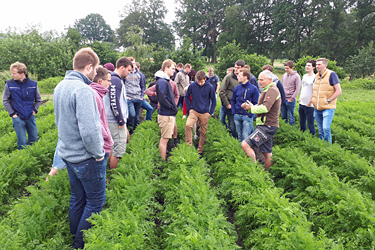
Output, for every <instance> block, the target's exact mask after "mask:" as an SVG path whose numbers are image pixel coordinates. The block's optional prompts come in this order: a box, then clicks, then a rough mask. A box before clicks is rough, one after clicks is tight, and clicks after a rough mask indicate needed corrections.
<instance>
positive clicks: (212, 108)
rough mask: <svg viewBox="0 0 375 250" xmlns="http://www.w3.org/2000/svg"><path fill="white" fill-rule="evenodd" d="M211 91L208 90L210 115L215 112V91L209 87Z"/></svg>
mask: <svg viewBox="0 0 375 250" xmlns="http://www.w3.org/2000/svg"><path fill="white" fill-rule="evenodd" d="M210 89H211V91H210V98H211V110H210V115H211V114H213V113H214V112H215V108H216V97H215V95H216V93H215V90H214V87H212V88H210Z"/></svg>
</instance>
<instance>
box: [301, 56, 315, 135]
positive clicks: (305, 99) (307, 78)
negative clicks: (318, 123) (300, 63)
mask: <svg viewBox="0 0 375 250" xmlns="http://www.w3.org/2000/svg"><path fill="white" fill-rule="evenodd" d="M315 65H316V61H315V60H314V59H310V60H307V62H306V66H305V69H306V71H307V74H304V75H303V77H302V89H301V95H300V97H299V100H298V102H299V107H298V113H299V126H300V130H302V131H306V121H307V126H308V127H309V130H310V133H311V134H312V135H315V132H316V131H315V124H314V106H313V105H312V104H310V105H309V106H307V104H308V103H309V102H310V100H311V97H312V94H313V86H314V82H315V74H314V69H315Z"/></svg>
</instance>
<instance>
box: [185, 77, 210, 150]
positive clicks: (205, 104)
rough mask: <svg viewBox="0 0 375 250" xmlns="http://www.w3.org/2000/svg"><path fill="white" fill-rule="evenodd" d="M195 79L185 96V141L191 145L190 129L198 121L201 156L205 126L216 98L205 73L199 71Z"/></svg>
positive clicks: (204, 140)
mask: <svg viewBox="0 0 375 250" xmlns="http://www.w3.org/2000/svg"><path fill="white" fill-rule="evenodd" d="M196 78H197V81H196V82H193V83H192V84H190V86H189V87H188V89H187V91H186V95H185V104H186V107H187V109H188V112H189V117H188V119H187V121H186V125H185V140H186V142H187V143H188V144H189V145H190V146H191V145H193V138H192V128H193V125H194V124H195V123H196V122H197V121H199V124H200V128H201V130H200V131H201V134H200V137H201V138H200V139H199V146H198V153H200V154H202V152H203V146H204V144H206V133H207V124H208V120H209V119H210V117H211V114H212V113H213V112H214V110H215V107H216V98H215V90H214V88H213V87H212V85H211V84H210V83H208V82H206V73H204V71H202V70H200V71H198V72H197V74H196ZM190 97H191V100H190ZM210 104H211V105H210Z"/></svg>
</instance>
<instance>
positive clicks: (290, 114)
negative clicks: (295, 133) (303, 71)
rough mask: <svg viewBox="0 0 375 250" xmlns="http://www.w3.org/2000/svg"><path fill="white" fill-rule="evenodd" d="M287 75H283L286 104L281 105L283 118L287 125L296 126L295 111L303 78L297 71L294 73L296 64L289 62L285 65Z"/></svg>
mask: <svg viewBox="0 0 375 250" xmlns="http://www.w3.org/2000/svg"><path fill="white" fill-rule="evenodd" d="M284 68H285V74H284V75H283V79H282V83H283V87H284V91H285V99H286V101H285V103H282V104H281V118H282V119H283V120H285V122H286V123H288V121H289V124H290V125H292V126H294V125H295V118H294V110H295V108H296V99H297V95H298V94H299V91H300V88H301V77H300V76H299V74H298V72H297V71H294V70H293V68H294V63H293V62H292V61H287V62H286V63H285V64H284Z"/></svg>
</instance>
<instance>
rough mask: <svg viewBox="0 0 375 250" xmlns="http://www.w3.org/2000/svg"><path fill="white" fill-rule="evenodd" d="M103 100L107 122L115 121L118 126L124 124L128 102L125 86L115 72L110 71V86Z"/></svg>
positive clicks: (126, 117)
mask: <svg viewBox="0 0 375 250" xmlns="http://www.w3.org/2000/svg"><path fill="white" fill-rule="evenodd" d="M103 101H104V108H105V112H106V115H107V120H108V122H117V123H118V125H119V126H122V125H124V124H126V120H127V119H128V103H127V97H126V92H125V86H124V83H123V81H122V79H121V77H120V76H119V75H118V74H117V73H116V72H111V86H109V93H108V94H106V95H105V96H104V99H103Z"/></svg>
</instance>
